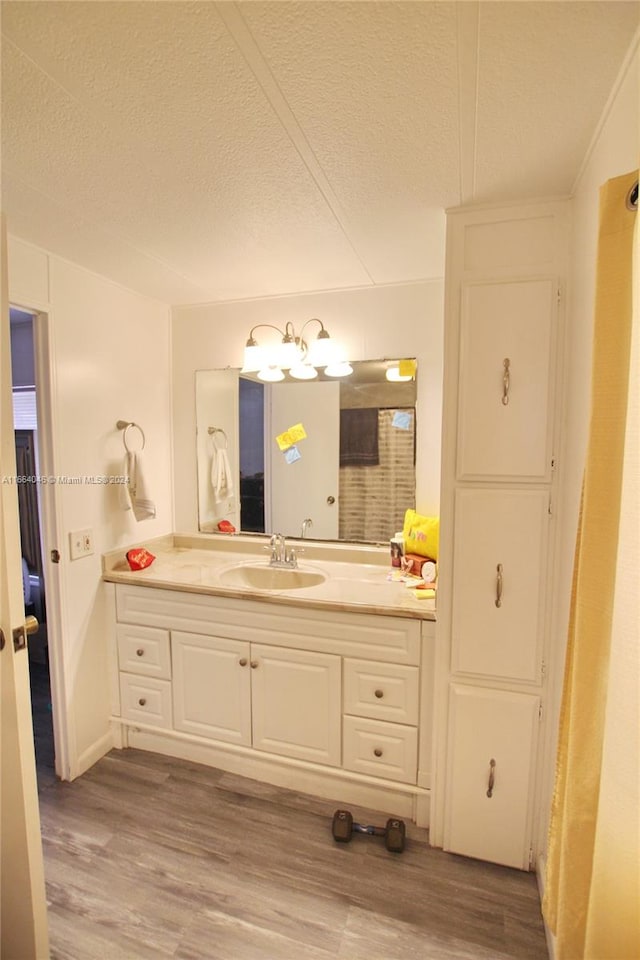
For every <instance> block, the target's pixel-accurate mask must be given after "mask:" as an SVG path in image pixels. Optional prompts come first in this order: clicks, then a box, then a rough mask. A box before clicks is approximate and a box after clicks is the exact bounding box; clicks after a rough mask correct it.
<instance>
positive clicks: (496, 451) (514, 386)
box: [458, 279, 557, 481]
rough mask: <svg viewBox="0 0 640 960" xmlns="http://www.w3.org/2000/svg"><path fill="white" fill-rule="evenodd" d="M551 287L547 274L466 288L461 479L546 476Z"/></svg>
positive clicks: (460, 418) (460, 419) (553, 305)
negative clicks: (506, 364)
mask: <svg viewBox="0 0 640 960" xmlns="http://www.w3.org/2000/svg"><path fill="white" fill-rule="evenodd" d="M555 291H556V283H555V281H553V280H552V279H545V280H527V281H519V282H514V283H485V284H472V285H469V286H467V287H466V288H465V290H464V292H463V302H462V318H461V325H460V387H459V401H458V477H459V478H460V479H463V480H473V479H484V478H487V477H494V478H495V477H501V478H505V479H506V478H509V479H511V480H513V479H521V480H538V481H540V480H547V479H549V478H550V471H551V437H550V426H549V411H550V399H551V397H550V386H551V383H550V373H549V371H550V370H551V369H552V367H551V362H550V361H551V351H552V349H553V345H554V337H553V320H554V317H555V315H556V311H557V304H556V296H555ZM505 360H508V392H507V394H506V396H505V390H506V384H505V380H504V377H505V373H506V371H505ZM503 400H508V402H507V403H504V402H503Z"/></svg>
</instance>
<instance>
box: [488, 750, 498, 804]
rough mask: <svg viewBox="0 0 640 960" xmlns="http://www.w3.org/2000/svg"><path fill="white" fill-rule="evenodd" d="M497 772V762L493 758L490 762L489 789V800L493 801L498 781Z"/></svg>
mask: <svg viewBox="0 0 640 960" xmlns="http://www.w3.org/2000/svg"><path fill="white" fill-rule="evenodd" d="M495 771H496V762H495V760H494V759H493V757H492V758H491V760H489V786H488V788H487V796H488V797H489V799H491V797H492V796H493V785H494V783H495V780H496V776H495Z"/></svg>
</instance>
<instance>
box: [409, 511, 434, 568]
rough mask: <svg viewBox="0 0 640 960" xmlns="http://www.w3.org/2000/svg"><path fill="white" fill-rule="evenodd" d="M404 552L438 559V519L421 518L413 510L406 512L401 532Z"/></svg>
mask: <svg viewBox="0 0 640 960" xmlns="http://www.w3.org/2000/svg"><path fill="white" fill-rule="evenodd" d="M402 536H403V539H404V552H405V554H407V553H417V554H418V556H420V557H429V559H430V560H437V559H438V541H439V538H440V517H423V516H422V515H421V514H419V513H416V511H415V510H407V512H406V513H405V515H404V527H403V530H402Z"/></svg>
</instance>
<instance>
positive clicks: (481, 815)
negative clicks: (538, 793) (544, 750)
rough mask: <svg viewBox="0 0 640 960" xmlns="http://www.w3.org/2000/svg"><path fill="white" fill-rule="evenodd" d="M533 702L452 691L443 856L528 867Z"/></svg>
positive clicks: (503, 694) (520, 696) (500, 693)
mask: <svg viewBox="0 0 640 960" xmlns="http://www.w3.org/2000/svg"><path fill="white" fill-rule="evenodd" d="M539 703H540V701H539V698H538V697H536V696H533V695H530V694H526V693H512V692H509V691H505V690H489V689H483V688H474V687H465V686H463V685H462V684H454V685H453V686H452V688H451V701H450V718H449V724H450V725H449V736H450V742H449V761H448V771H447V775H448V791H447V813H446V821H445V837H444V849H445V850H450V851H451V852H452V853H461V854H464V855H465V856H468V857H477V858H479V859H481V860H490V861H492V862H494V863H502V864H505V865H506V866H509V867H518V868H519V869H528V866H529V843H530V815H529V814H530V811H529V804H530V795H531V784H532V778H533V768H534V761H535V742H536V740H535V738H536V732H537V729H538V709H539ZM492 761H493V762H494V764H495V766H494V767H493V784H492V789H491V791H490V792H491V796H488V795H487V794H488V791H489V789H490V775H491V770H492V767H491V762H492Z"/></svg>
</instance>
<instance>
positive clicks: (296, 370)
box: [289, 363, 318, 380]
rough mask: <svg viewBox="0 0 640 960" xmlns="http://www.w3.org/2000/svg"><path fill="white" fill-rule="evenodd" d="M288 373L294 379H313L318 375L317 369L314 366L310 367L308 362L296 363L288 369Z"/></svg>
mask: <svg viewBox="0 0 640 960" xmlns="http://www.w3.org/2000/svg"><path fill="white" fill-rule="evenodd" d="M289 375H290V376H292V377H293V378H294V380H315V378H316V377H317V376H318V371H317V370H316V368H315V367H312V366H311V364H310V363H296V365H295V366H293V367H291V369H290V370H289Z"/></svg>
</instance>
